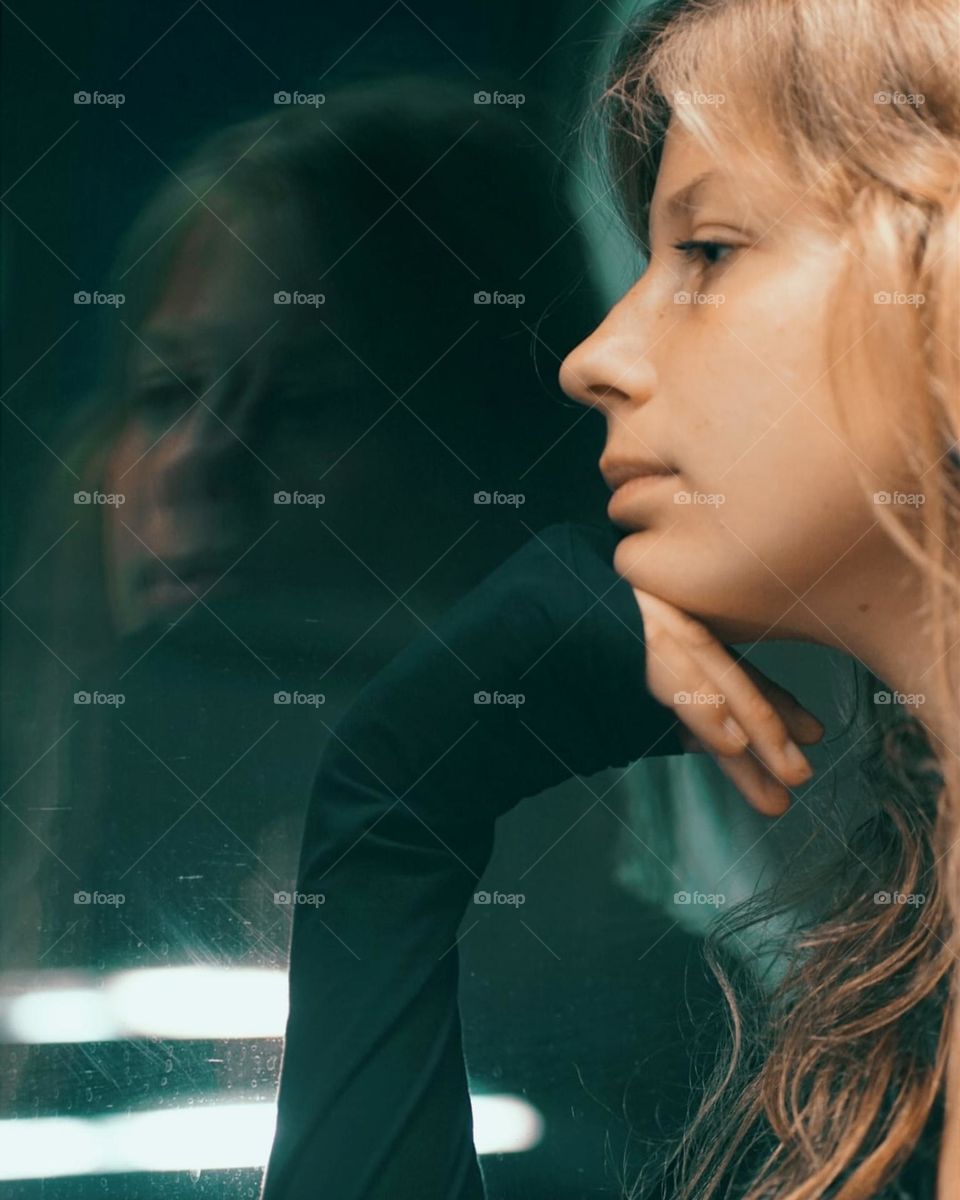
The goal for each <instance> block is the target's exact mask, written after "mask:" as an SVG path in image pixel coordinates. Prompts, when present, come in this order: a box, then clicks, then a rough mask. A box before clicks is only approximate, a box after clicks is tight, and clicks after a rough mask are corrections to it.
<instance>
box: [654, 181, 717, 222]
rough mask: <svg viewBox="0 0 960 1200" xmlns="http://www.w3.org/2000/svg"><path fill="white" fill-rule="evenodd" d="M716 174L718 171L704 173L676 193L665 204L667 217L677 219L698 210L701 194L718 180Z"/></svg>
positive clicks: (664, 209) (664, 208)
mask: <svg viewBox="0 0 960 1200" xmlns="http://www.w3.org/2000/svg"><path fill="white" fill-rule="evenodd" d="M716 174H717V173H716V171H704V172H703V173H702V174H700V175H696V176H695V177H694V178H693V179H691V180H690V182H689V183H686V184H684V186H683V187H682V188H680V189H678V190H677V191H676V192H674V193H673V195H672V196H671V197H670V199H669V200H667V201H665V202H664V205H663V211H664V213H665V215H666V216H668V217H677V216H680V215H682V214H683V213H685V212H690V211H691V210H693V209H696V208H697V206H698V205H699V203H700V193H701V192H702V191H703V190H704V188H705V187H706V185H707V184H708V183H711V182H712V181H713V180H714V179H715V178H716Z"/></svg>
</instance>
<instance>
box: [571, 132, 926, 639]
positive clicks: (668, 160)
mask: <svg viewBox="0 0 960 1200" xmlns="http://www.w3.org/2000/svg"><path fill="white" fill-rule="evenodd" d="M708 173H709V174H708ZM704 176H705V178H704ZM788 178H789V176H788V174H787V170H786V167H783V168H782V169H781V167H780V166H778V164H777V162H776V160H774V159H772V158H771V157H770V156H761V155H759V154H757V152H756V151H752V150H750V149H749V148H748V147H747V146H746V145H741V146H739V147H737V148H736V149H735V151H734V152H732V153H731V154H730V155H729V156H726V157H725V158H724V160H723V161H720V160H718V159H717V158H715V157H714V156H713V155H711V154H710V153H709V152H708V151H707V150H706V149H705V148H704V147H702V146H701V145H700V144H699V143H698V142H697V141H696V140H695V139H694V138H693V137H692V135H690V134H689V133H688V132H687V131H686V130H684V129H683V127H682V126H679V125H678V123H677V121H676V120H673V121H672V122H671V124H670V128H669V130H668V134H667V138H666V142H665V146H664V152H663V157H662V161H661V167H660V171H659V174H658V177H657V183H656V188H655V192H654V195H653V199H652V207H651V214H650V243H651V249H652V255H651V259H650V263H649V266H648V268H647V270H646V271H645V273H644V274H643V276H642V277H641V278H640V279H639V280H638V281H637V283H636V284H634V286H633V287H632V288H631V289H630V290H629V291H628V292H627V294H626V295H625V296H624V297H623V298H622V299H621V300H620V301H619V302H618V303H617V304H616V305H615V306H614V308H613V309H612V310H611V312H610V313H609V314H608V315H607V317H606V319H605V320H604V321H603V322H602V323H601V325H600V326H599V327H598V328H597V329H596V330H595V331H594V333H593V334H591V335H590V336H589V337H588V338H587V339H586V340H585V341H583V342H582V343H581V344H580V345H579V346H577V347H576V348H575V349H574V350H573V351H572V352H571V353H570V354H569V355H568V356H567V358H566V359H565V360H564V362H563V364H562V367H561V371H560V382H561V385H562V387H563V388H564V390H565V391H566V392H567V393H568V394H569V395H570V396H571V397H572V398H574V399H576V400H579V401H581V402H582V403H586V404H591V405H596V406H599V407H600V408H601V409H602V411H603V412H604V415H605V417H606V420H607V441H606V446H605V449H604V452H603V456H602V458H601V464H600V465H601V469H602V470H603V472H604V475H605V476H606V478H607V481H608V484H610V486H611V488H615V487H616V485H617V484H618V483H619V482H620V481H621V480H622V479H623V478H625V477H629V476H630V475H631V474H632V473H635V472H636V470H637V468H638V467H645V468H647V469H648V470H653V471H661V472H667V471H669V472H673V474H668V475H664V476H660V477H654V478H651V479H647V480H635V481H634V482H632V483H627V485H626V486H625V487H623V489H622V490H618V491H616V493H615V495H613V496H612V497H611V500H610V507H609V509H608V512H609V515H610V517H611V519H612V520H614V522H615V523H616V524H617V525H619V526H620V527H621V528H623V529H624V530H625V531H627V536H626V537H625V538H624V539H623V540H622V541H621V543H620V544H619V546H618V549H617V553H616V559H615V565H616V567H617V570H618V572H619V573H620V574H621V575H623V576H625V577H626V578H627V579H628V580H629V581H630V582H631V583H632V584H633V585H634V586H636V587H639V588H643V589H646V590H647V591H650V592H653V593H655V594H656V595H658V596H660V597H662V598H663V599H665V600H668V601H670V602H671V603H672V604H675V605H676V606H677V607H679V608H682V609H685V610H686V611H688V612H690V613H691V614H693V615H695V616H699V617H701V618H702V619H705V620H710V622H711V624H712V626H713V628H714V629H715V630H716V631H717V632H718V633H719V634H720V635H721V636H724V637H726V638H727V639H728V640H733V641H737V640H744V641H745V640H748V639H754V638H757V639H759V638H764V637H766V638H777V637H779V638H785V637H801V638H806V639H808V640H814V641H821V642H825V643H828V644H838V643H840V642H842V641H843V637H844V630H845V629H849V628H850V625H851V623H855V622H856V620H857V614H858V612H862V611H863V605H864V604H867V603H869V602H870V598H871V595H872V594H873V595H875V594H876V589H877V588H882V587H884V586H888V582H889V578H890V572H891V570H898V571H899V572H900V573H901V575H902V573H903V559H902V555H901V554H900V552H899V551H897V550H895V548H894V547H893V544H892V543H891V542H890V539H889V537H888V535H886V534H885V533H883V532H882V529H881V527H880V526H878V525H877V522H876V514H875V510H874V506H873V504H872V502H871V495H870V494H868V493H867V492H866V490H865V488H864V487H863V486H862V485H861V484H860V483H859V482H858V479H857V477H856V475H855V473H854V468H855V466H856V465H857V460H859V465H860V466H861V467H867V468H869V470H870V471H871V472H872V473H873V475H872V477H873V478H875V480H876V482H875V484H874V486H875V488H876V489H877V490H880V489H883V488H886V489H891V488H892V487H893V486H894V481H895V480H897V479H901V478H903V475H902V466H903V464H902V463H901V460H900V451H899V448H898V443H897V440H896V437H895V431H894V430H893V429H892V428H890V427H888V426H887V425H885V424H884V423H883V422H882V421H881V420H880V418H876V419H875V420H874V421H873V423H872V424H871V425H867V427H866V428H864V427H863V425H862V419H861V417H860V416H859V415H858V417H857V425H858V442H857V447H856V450H854V448H852V447H851V446H850V445H849V444H848V440H847V438H846V437H845V436H844V433H843V429H842V426H841V425H840V423H839V421H838V417H837V407H836V406H837V405H838V404H846V403H847V402H848V401H850V400H853V399H855V398H854V397H849V396H845V395H843V394H841V395H838V396H836V397H834V396H833V394H832V391H831V371H832V368H833V366H834V365H835V364H834V363H833V362H831V360H830V357H829V352H828V347H827V334H828V332H829V328H828V327H829V320H828V312H829V310H828V302H829V301H830V299H831V298H832V295H833V293H834V290H835V289H836V287H837V284H838V280H839V278H840V276H841V273H842V272H843V271H844V270H845V269H846V268H847V267H848V266H849V265H850V264H849V260H848V255H849V253H850V252H849V251H848V250H846V249H845V248H844V245H843V243H842V241H841V240H840V237H839V235H838V234H836V233H835V232H832V231H831V230H830V228H829V227H828V226H827V224H826V222H825V221H823V220H820V219H818V216H817V214H816V211H815V209H814V207H813V204H812V201H811V198H810V197H809V196H807V195H805V194H804V192H803V190H802V189H800V188H797V187H793V186H791V185H790V184H788V183H787V179H788ZM698 181H699V182H698ZM688 189H689V190H688ZM684 192H686V194H684ZM691 242H705V243H709V244H708V245H706V246H702V247H697V246H691V245H690V243H691ZM684 244H686V246H687V249H686V250H684V249H680V248H677V247H678V245H680V246H683V245H684ZM884 286H885V285H884V282H883V281H879V280H878V281H876V287H877V288H882V287H884ZM868 324H869V322H868ZM843 349H849V347H847V348H843ZM859 399H861V400H862V399H863V398H862V397H861V398H859ZM854 411H855V412H856V413H857V414H861V413H863V411H864V405H863V404H862V403H859V404H857V405H856V407H855V409H854ZM866 411H867V413H868V418H869V413H870V408H869V405H868V406H867V407H866Z"/></svg>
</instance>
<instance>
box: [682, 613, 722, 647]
mask: <svg viewBox="0 0 960 1200" xmlns="http://www.w3.org/2000/svg"><path fill="white" fill-rule="evenodd" d="M682 628H683V637H684V639H685V640H686V641H687V642H688V643H689V644H690V645H691V646H693V647H694V649H701V650H702V649H705V648H706V647H707V646H712V645H713V644H714V641H715V640H716V639H715V638H714V636H713V634H712V633H711V632H710V630H709V629H707V627H706V625H703V624H702V623H701V622H700V621H697V620H695V619H694V618H693V617H684V621H683V627H682Z"/></svg>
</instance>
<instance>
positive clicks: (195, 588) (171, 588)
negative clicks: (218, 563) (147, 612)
mask: <svg viewBox="0 0 960 1200" xmlns="http://www.w3.org/2000/svg"><path fill="white" fill-rule="evenodd" d="M219 579H220V574H217V573H216V572H212V571H202V572H197V573H196V574H190V575H184V576H183V577H182V578H181V579H179V580H178V579H175V578H174V577H173V576H172V575H171V576H170V577H169V578H168V579H161V580H158V581H157V582H155V583H153V584H151V585H149V586H148V588H147V589H146V595H147V601H148V603H149V604H151V605H152V606H154V607H155V608H180V607H182V606H185V605H187V604H194V603H196V601H197V600H202V599H203V598H204V597H205V596H206V594H207V592H208V591H210V589H211V588H212V587H213V585H214V584H215V583H217V581H218V580H219ZM229 583H230V580H225V581H224V583H223V584H222V585H221V587H218V588H217V595H218V596H219V595H221V594H222V593H223V591H224V590H226V589H227V588H228V585H229Z"/></svg>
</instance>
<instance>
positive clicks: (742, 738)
mask: <svg viewBox="0 0 960 1200" xmlns="http://www.w3.org/2000/svg"><path fill="white" fill-rule="evenodd" d="M723 727H724V729H725V730H726V731H727V733H729V734H730V736H731V737H732V738H736V740H737V741H738V742H739V743H740V744H741V746H745V745H746V744H747V743H748V742H749V741H750V739H749V738H748V737H747V735H746V733H744V731H743V726H742V725H740V724H739V723H738V722H737V721H735V720H734V719H733V717H725V718H724V721H723Z"/></svg>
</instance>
